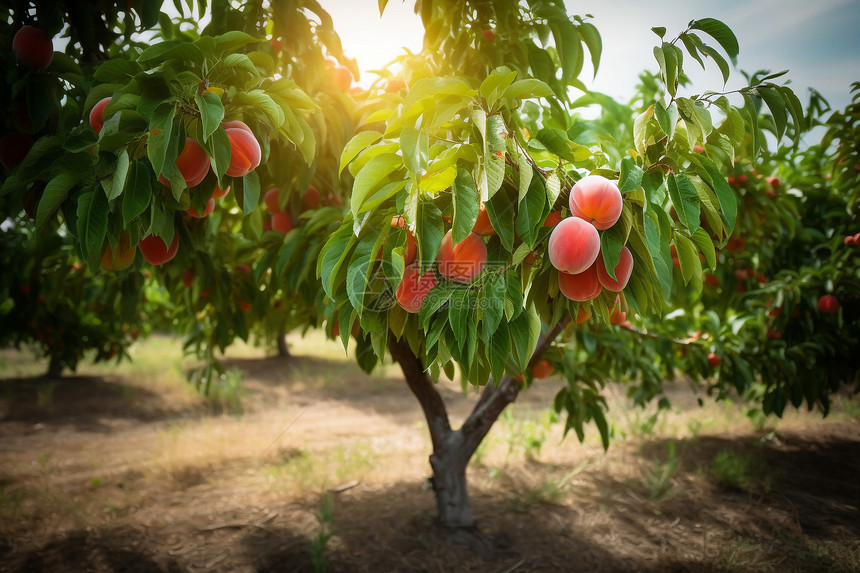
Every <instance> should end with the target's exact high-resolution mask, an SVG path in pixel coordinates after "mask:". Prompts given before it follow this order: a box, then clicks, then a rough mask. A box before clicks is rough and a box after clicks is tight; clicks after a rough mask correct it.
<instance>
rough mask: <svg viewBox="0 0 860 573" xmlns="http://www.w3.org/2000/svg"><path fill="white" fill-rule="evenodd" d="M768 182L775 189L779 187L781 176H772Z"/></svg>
mask: <svg viewBox="0 0 860 573" xmlns="http://www.w3.org/2000/svg"><path fill="white" fill-rule="evenodd" d="M767 184H768V185H770V186H771V187H773V188H774V189H779V178H777V177H770V178H768V180H767Z"/></svg>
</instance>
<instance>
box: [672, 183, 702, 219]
mask: <svg viewBox="0 0 860 573" xmlns="http://www.w3.org/2000/svg"><path fill="white" fill-rule="evenodd" d="M669 197H670V198H671V199H672V205H674V206H675V211H676V212H677V213H678V220H679V221H680V223H681V224H682V225H684V226H685V227H686V228H687V229H689V230H690V232H691V233H695V232H696V229H698V228H699V225H700V222H699V214H700V213H701V209H700V207H699V201H700V199H699V193H698V192H697V191H696V186H695V185H693V182H692V181H690V179H689V178H688V177H687V176H686V175H674V174H672V173H670V174H669Z"/></svg>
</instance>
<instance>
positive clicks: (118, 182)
mask: <svg viewBox="0 0 860 573" xmlns="http://www.w3.org/2000/svg"><path fill="white" fill-rule="evenodd" d="M128 166H129V160H128V151H126V150H125V149H123V150H122V152H121V153H120V154H119V157H118V158H117V161H116V167H115V169H116V171H114V174H113V179H112V180H111V189H110V194H109V195H108V200H109V201H113V200H114V199H116V198H117V197H119V195H120V193H122V190H123V188H124V187H125V178H126V176H127V175H128Z"/></svg>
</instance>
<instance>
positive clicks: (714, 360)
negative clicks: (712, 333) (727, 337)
mask: <svg viewBox="0 0 860 573" xmlns="http://www.w3.org/2000/svg"><path fill="white" fill-rule="evenodd" d="M721 363H722V360H721V359H720V357H719V356H717V353H716V352H711V353H710V354H708V364H710V365H711V366H712V367H713V368H716V367H717V366H719V365H720V364H721Z"/></svg>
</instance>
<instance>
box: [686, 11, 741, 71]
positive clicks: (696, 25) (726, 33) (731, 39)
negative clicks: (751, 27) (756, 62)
mask: <svg viewBox="0 0 860 573" xmlns="http://www.w3.org/2000/svg"><path fill="white" fill-rule="evenodd" d="M690 28H692V29H693V30H701V31H702V32H704V33H706V34H707V35H709V36H710V37H712V38H713V39H715V40H716V41H717V42H718V43H719V44H720V46H722V48H723V50H725V51H726V54H728V56H729V58H731V60H732V63H733V64H735V65H737V63H738V39H737V38H736V37H735V34H734V32H732V30H731V28H729V27H728V26H726V25H725V24H724V23H722V22H721V21H719V20H716V19H714V18H702V19H701V20H693V21H692V22H690Z"/></svg>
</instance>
